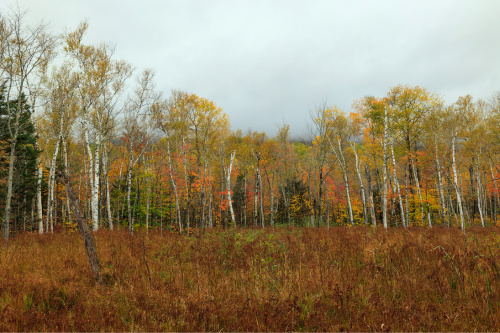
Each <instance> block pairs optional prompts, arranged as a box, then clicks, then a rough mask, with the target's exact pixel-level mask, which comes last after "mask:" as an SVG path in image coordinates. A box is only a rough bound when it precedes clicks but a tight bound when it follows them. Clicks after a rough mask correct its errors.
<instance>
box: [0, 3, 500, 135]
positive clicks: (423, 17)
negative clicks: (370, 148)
mask: <svg viewBox="0 0 500 333" xmlns="http://www.w3.org/2000/svg"><path fill="white" fill-rule="evenodd" d="M19 4H20V5H21V6H24V7H26V8H29V9H30V13H29V14H28V21H29V22H37V21H39V20H41V19H44V20H45V21H48V22H51V26H52V31H53V32H54V33H61V32H63V31H64V29H65V28H67V29H73V28H75V27H76V26H77V25H78V23H79V22H80V21H82V20H84V19H88V20H89V23H90V27H89V31H88V34H87V36H86V39H85V41H84V42H85V43H88V44H93V43H97V42H101V41H103V42H110V43H113V44H115V45H116V53H115V55H116V58H117V59H125V60H127V61H129V62H130V63H132V64H133V65H134V66H136V67H137V68H138V70H141V69H144V68H147V67H152V68H155V69H156V71H157V79H156V82H157V87H158V88H159V89H161V90H162V91H164V93H165V94H166V95H169V94H170V90H172V89H181V90H184V91H187V92H191V93H196V94H198V95H199V96H202V97H206V98H208V99H210V100H213V101H214V102H216V103H217V105H218V106H220V107H222V108H223V109H224V111H225V112H226V113H227V114H228V115H229V116H230V117H231V125H232V128H233V129H238V128H239V129H242V130H243V131H244V132H246V130H247V129H248V128H249V127H251V129H252V130H256V131H266V132H267V133H268V134H269V135H270V136H273V135H274V133H275V132H276V128H277V127H276V125H277V124H281V123H282V122H283V119H284V120H285V122H286V123H288V124H290V125H291V129H292V133H294V134H295V135H300V134H301V133H302V132H303V131H304V130H305V122H306V119H307V118H308V117H309V116H308V115H309V110H310V109H311V108H314V106H315V105H318V104H320V103H322V102H324V101H327V103H328V104H330V105H338V106H339V107H341V108H343V109H344V110H345V111H346V112H349V111H350V108H351V104H352V102H353V100H354V99H358V98H361V97H363V96H365V95H374V96H384V95H385V94H386V93H387V91H388V90H389V89H390V88H391V87H393V86H395V85H398V84H409V85H413V86H415V85H419V86H424V87H426V88H427V89H428V90H430V91H431V92H437V93H439V94H441V95H442V96H443V97H444V98H445V100H446V101H447V102H448V103H452V102H454V101H455V100H456V99H457V97H458V96H461V95H465V94H471V95H472V96H474V98H476V99H477V98H489V97H490V96H491V95H492V94H493V93H494V92H495V91H500V19H498V13H500V1H496V0H491V1H486V0H485V1H481V0H475V1H472V0H471V1H458V0H447V1H445V0H439V1H436V0H434V1H423V0H418V1H399V0H398V1H380V0H379V1H373V0H366V1H353V0H350V1H347V0H346V1H326V0H325V1H311V0H309V1H294V0H285V1H276V0H267V1H260V0H251V1H239V0H228V1H213V0H210V1H208V0H199V1H195V0H193V1H189V0H178V1H165V0H163V1H153V0H141V1H137V0H134V1H132V0H128V1H127V0H121V1H115V0H113V1H106V0H100V1H97V0H19ZM7 5H8V0H7V1H6V0H2V5H0V8H1V9H2V10H5V8H6V7H7Z"/></svg>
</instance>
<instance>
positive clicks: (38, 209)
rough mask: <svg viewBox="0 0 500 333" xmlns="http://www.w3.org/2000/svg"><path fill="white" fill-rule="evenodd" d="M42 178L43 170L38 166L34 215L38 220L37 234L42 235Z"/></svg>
mask: <svg viewBox="0 0 500 333" xmlns="http://www.w3.org/2000/svg"><path fill="white" fill-rule="evenodd" d="M42 178H43V168H42V166H41V165H38V180H37V185H36V187H37V189H36V215H37V220H38V233H40V234H43V207H42Z"/></svg>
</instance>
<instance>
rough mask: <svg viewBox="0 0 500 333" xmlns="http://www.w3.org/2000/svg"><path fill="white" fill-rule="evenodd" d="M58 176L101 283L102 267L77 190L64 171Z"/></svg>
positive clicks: (96, 275) (90, 261) (92, 267)
mask: <svg viewBox="0 0 500 333" xmlns="http://www.w3.org/2000/svg"><path fill="white" fill-rule="evenodd" d="M57 176H58V177H59V180H60V181H61V182H62V183H63V184H64V187H65V189H66V193H67V194H68V197H69V200H70V202H71V205H72V206H73V215H74V216H75V219H76V223H78V228H79V229H80V232H81V234H82V237H83V241H84V242H85V248H86V250H87V257H88V259H89V263H90V270H91V271H92V273H93V274H94V278H95V279H96V281H98V282H99V283H101V282H102V278H101V266H100V265H99V259H98V258H97V250H96V247H95V244H94V240H93V239H92V234H91V233H90V230H89V226H88V225H87V223H85V221H84V220H83V217H82V212H81V209H80V203H79V202H78V198H77V195H76V193H75V190H74V189H73V186H72V185H71V181H70V179H69V177H68V175H66V173H65V172H64V171H57Z"/></svg>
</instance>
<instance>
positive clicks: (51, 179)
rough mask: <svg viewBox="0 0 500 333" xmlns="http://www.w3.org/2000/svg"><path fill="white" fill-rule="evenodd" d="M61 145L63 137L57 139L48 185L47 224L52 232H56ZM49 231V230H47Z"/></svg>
mask: <svg viewBox="0 0 500 333" xmlns="http://www.w3.org/2000/svg"><path fill="white" fill-rule="evenodd" d="M60 143H61V135H59V136H58V137H57V143H56V146H55V148H54V153H53V154H52V162H51V164H50V170H49V184H48V193H47V196H48V200H47V223H49V225H50V232H54V222H53V215H52V214H53V208H52V205H53V203H54V186H55V172H56V159H57V154H58V153H59V144H60ZM47 231H48V228H47Z"/></svg>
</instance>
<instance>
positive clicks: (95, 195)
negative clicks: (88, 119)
mask: <svg viewBox="0 0 500 333" xmlns="http://www.w3.org/2000/svg"><path fill="white" fill-rule="evenodd" d="M100 139H101V137H100V135H99V134H98V135H96V146H95V150H94V175H93V176H94V183H93V185H94V186H93V188H92V201H91V202H92V230H93V231H97V230H98V229H99V149H100V145H101V140H100Z"/></svg>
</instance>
